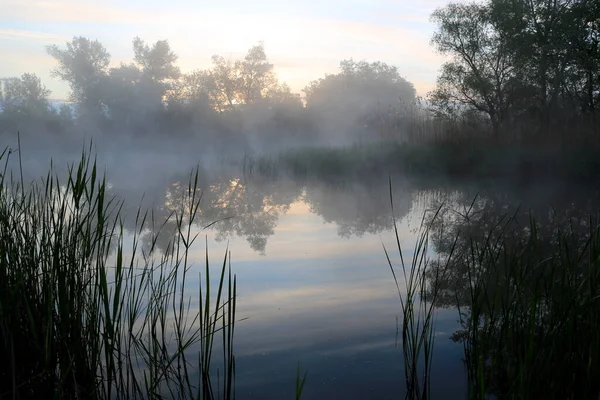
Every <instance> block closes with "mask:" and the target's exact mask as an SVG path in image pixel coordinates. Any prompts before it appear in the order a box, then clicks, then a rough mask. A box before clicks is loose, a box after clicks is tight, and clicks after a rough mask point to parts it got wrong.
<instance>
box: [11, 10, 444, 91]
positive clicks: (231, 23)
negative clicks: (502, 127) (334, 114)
mask: <svg viewBox="0 0 600 400" xmlns="http://www.w3.org/2000/svg"><path fill="white" fill-rule="evenodd" d="M380 3H382V4H380V7H382V8H383V9H387V8H389V9H390V13H389V14H388V15H387V16H386V17H384V16H382V15H379V14H381V12H380V11H377V12H370V13H366V14H365V17H364V19H363V20H358V19H357V17H356V16H354V15H352V13H349V14H348V15H346V14H345V12H344V8H343V7H342V8H338V10H340V11H339V17H338V18H333V17H330V15H331V14H332V11H331V10H333V9H331V7H332V6H328V7H329V11H328V12H323V11H322V10H321V14H320V15H317V16H315V15H309V14H308V13H302V12H299V13H298V14H294V13H291V12H286V13H285V14H281V11H279V13H277V14H276V11H268V12H236V11H231V10H232V9H235V8H234V7H231V9H230V10H223V9H215V8H214V7H213V8H210V9H206V10H202V9H199V8H198V6H195V5H190V9H189V10H188V11H187V12H184V11H183V10H178V9H174V8H170V9H169V8H166V9H164V10H161V9H159V8H158V5H159V4H160V3H154V7H152V5H153V3H150V4H149V6H144V7H142V6H139V8H134V7H133V6H131V5H128V6H122V5H111V4H105V3H95V2H75V1H70V0H69V1H52V2H51V1H23V2H17V1H13V0H8V1H2V0H0V4H2V8H3V10H6V11H5V12H4V15H3V16H2V17H0V21H2V20H7V21H12V22H13V23H14V21H17V22H18V23H21V24H22V25H30V24H31V23H32V22H35V23H36V24H37V25H36V26H40V27H44V32H39V31H35V32H34V31H29V30H19V29H3V30H2V31H0V41H7V40H14V39H15V38H18V39H19V40H25V39H26V40H30V41H37V42H39V43H40V45H42V44H48V43H57V42H63V43H64V41H66V37H65V36H64V34H65V33H66V32H69V33H71V35H70V36H74V35H80V34H83V35H86V36H91V37H95V38H99V39H100V40H101V41H102V42H103V43H104V44H105V46H106V47H107V49H108V50H109V52H110V53H111V54H112V55H113V58H115V59H118V60H119V61H121V60H127V59H128V58H131V57H132V56H133V51H132V50H131V39H132V38H133V37H134V36H136V35H139V36H140V37H142V38H143V39H144V40H147V41H155V40H158V39H164V38H167V39H169V41H170V43H171V45H172V47H173V49H174V50H175V52H176V53H177V54H178V55H179V64H180V66H181V68H182V70H183V71H190V70H193V69H196V68H206V67H208V66H209V65H210V57H211V56H212V55H213V54H221V55H223V56H225V57H229V58H233V59H235V58H240V57H242V56H243V55H244V54H245V52H246V51H247V49H248V48H249V47H250V46H252V45H254V44H256V43H257V42H259V41H263V42H264V43H265V47H266V50H267V54H268V56H269V58H270V59H271V61H272V62H273V63H274V64H275V65H276V68H277V71H278V72H279V73H280V74H281V78H282V80H284V81H286V82H288V83H289V84H290V86H291V87H292V89H293V90H295V91H300V90H301V89H302V88H303V87H304V86H305V85H306V84H307V83H308V82H309V81H311V80H314V79H318V78H320V77H322V76H323V75H324V74H325V73H334V72H336V71H337V68H338V65H339V61H341V60H342V59H346V58H351V57H352V58H354V59H366V60H368V61H376V60H381V61H384V62H387V63H389V64H393V65H396V66H398V67H399V69H400V72H401V74H402V75H404V76H405V77H406V78H407V79H409V80H411V81H412V82H413V83H415V86H416V88H417V91H418V92H419V93H423V92H424V91H426V90H424V89H427V88H429V87H430V86H431V84H432V83H433V81H434V80H435V75H436V72H437V69H438V68H439V65H440V64H441V63H442V61H443V58H442V57H441V56H440V55H438V54H436V53H435V52H434V51H433V49H432V48H431V47H430V46H429V36H430V31H431V29H432V28H431V26H430V25H429V22H427V20H426V17H427V16H428V11H427V10H428V9H429V8H433V7H435V6H437V5H438V4H437V3H438V2H436V1H431V2H429V3H431V5H429V3H428V5H427V6H424V7H412V8H411V7H410V6H408V7H407V5H406V4H403V5H402V7H403V9H400V8H398V7H394V6H393V3H391V2H388V1H383V2H381V1H380ZM388 3H389V4H388ZM352 7H355V11H357V10H358V9H356V7H359V5H358V4H353V5H352ZM361 7H363V6H361ZM259 8H260V7H256V9H259ZM359 8H360V7H359ZM363 8H364V7H363ZM402 10H404V11H405V12H402ZM378 13H379V14H378ZM323 15H328V17H323ZM109 26H110V28H108V27H109ZM69 29H72V31H70V30H69ZM70 36H69V37H70ZM124 38H125V39H124ZM420 82H429V84H425V85H422V84H421V83H420Z"/></svg>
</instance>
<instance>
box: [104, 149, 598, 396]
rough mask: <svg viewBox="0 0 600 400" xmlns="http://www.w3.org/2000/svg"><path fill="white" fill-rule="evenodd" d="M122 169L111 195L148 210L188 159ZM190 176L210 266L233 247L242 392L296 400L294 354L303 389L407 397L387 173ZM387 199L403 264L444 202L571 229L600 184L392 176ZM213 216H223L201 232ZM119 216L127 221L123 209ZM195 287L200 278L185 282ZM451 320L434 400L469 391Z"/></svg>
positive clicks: (164, 204) (442, 332)
mask: <svg viewBox="0 0 600 400" xmlns="http://www.w3.org/2000/svg"><path fill="white" fill-rule="evenodd" d="M162 160H163V162H164V163H165V164H166V163H167V162H168V163H173V161H174V160H168V161H165V160H164V159H162ZM119 170H120V171H126V172H127V173H126V174H123V173H116V172H114V171H115V170H114V169H110V168H109V169H108V171H107V175H108V178H109V182H110V188H111V191H112V192H113V194H115V195H116V196H117V197H119V198H125V199H127V203H126V208H125V214H126V215H129V216H132V215H134V210H135V209H136V208H137V206H138V205H139V203H138V200H139V199H141V198H142V194H144V201H143V205H144V207H149V208H151V209H152V210H153V213H154V215H155V217H156V219H157V220H160V218H161V217H165V216H166V215H168V213H169V212H170V211H172V210H173V208H174V207H175V205H176V204H177V203H178V201H180V199H181V191H182V190H183V189H184V188H185V187H186V186H187V182H188V177H189V176H188V172H187V171H189V169H187V168H186V165H182V166H179V168H177V169H173V171H168V172H165V171H166V168H162V169H161V165H160V160H158V161H157V165H154V166H153V169H152V170H149V169H148V168H147V167H144V166H142V167H140V166H139V165H136V164H135V163H134V162H133V161H131V162H129V164H127V163H125V164H124V165H123V164H121V165H120V166H119ZM157 171H160V173H157ZM198 186H199V188H201V193H202V211H201V215H200V218H199V224H198V226H197V228H198V231H200V232H201V233H202V234H203V235H206V237H207V239H208V248H209V252H210V259H211V263H212V264H213V265H214V266H215V268H218V264H219V263H220V262H222V257H223V254H224V252H225V250H226V249H227V248H229V249H230V250H231V257H232V269H233V271H234V272H235V273H236V274H237V279H238V294H239V297H238V310H237V316H238V318H245V320H244V321H241V322H239V323H238V324H237V326H236V336H235V353H236V358H237V375H236V391H237V395H238V398H240V399H283V398H293V396H294V383H295V377H296V369H297V365H298V362H299V363H300V365H301V368H302V371H308V378H307V383H306V386H305V391H304V397H303V398H305V399H313V398H314V399H328V398H344V399H364V398H377V399H392V398H394V399H396V398H399V397H402V396H403V395H404V373H403V361H402V350H401V343H399V338H398V337H397V328H398V323H399V324H401V323H402V320H401V315H400V312H401V308H400V302H399V299H398V294H397V292H396V287H395V284H394V281H393V279H392V276H391V273H390V270H389V267H388V265H387V261H386V258H385V254H384V251H383V245H385V246H386V247H387V248H388V249H391V250H392V251H391V253H392V255H393V262H394V264H395V266H396V268H397V271H400V261H399V257H398V252H397V250H396V248H395V240H394V236H393V223H392V211H391V207H390V198H389V186H388V177H387V176H381V177H372V178H371V179H369V180H364V179H363V180H362V181H357V180H355V179H351V178H348V179H344V180H343V181H325V180H322V181H311V182H294V181H293V180H288V179H280V180H264V179H256V178H253V179H249V178H248V177H243V176H240V174H239V173H237V172H236V171H235V169H230V170H229V171H220V172H215V171H214V170H211V171H210V172H209V171H208V170H205V169H200V171H199V178H198ZM592 189H593V188H592ZM393 198H394V209H395V213H394V214H395V216H396V218H397V221H398V229H399V235H400V239H401V245H402V248H403V251H404V257H405V259H406V260H407V262H408V263H410V259H411V256H412V250H413V248H414V246H415V242H416V240H417V238H418V228H419V226H420V223H421V218H422V217H423V215H424V214H427V215H431V213H432V212H433V211H434V210H435V209H436V208H437V207H438V206H439V205H440V204H442V203H443V202H445V205H446V206H445V207H446V208H445V210H455V211H458V212H461V211H463V212H464V211H465V210H467V209H468V208H469V207H470V206H471V204H472V202H473V199H474V198H476V199H477V201H476V202H475V204H474V207H473V210H472V212H478V213H483V214H486V215H488V214H489V215H496V216H497V215H501V214H502V213H506V212H511V211H512V210H515V209H516V208H517V207H521V209H523V210H527V211H532V213H534V215H536V216H537V217H538V218H539V220H540V222H541V223H542V225H543V226H550V225H551V224H550V222H551V221H556V220H559V221H568V220H571V221H576V222H577V223H576V226H579V225H581V224H583V222H582V221H585V219H586V218H587V215H588V214H590V213H596V212H597V209H596V208H595V207H596V204H600V203H598V201H597V200H598V199H599V198H600V196H598V191H597V190H596V189H593V190H583V189H582V188H577V187H576V186H573V185H570V184H557V183H548V182H508V183H507V182H504V183H498V182H469V183H464V182H463V183H456V182H454V183H449V182H414V181H409V180H408V179H405V178H401V177H396V178H394V179H393ZM553 207H554V211H553ZM452 215H454V214H453V213H452V212H448V213H446V214H445V216H446V218H447V220H448V222H449V223H450V224H452V223H453V221H454V223H457V222H456V219H455V218H454V219H453V218H452ZM480 215H482V214H480ZM213 221H220V222H218V223H217V224H215V225H213V226H212V227H210V228H209V229H205V230H202V229H201V227H202V226H205V225H208V224H209V223H211V222H213ZM125 222H126V224H128V225H129V226H130V227H131V226H132V225H133V220H132V219H129V220H126V221H125ZM582 226H583V225H582ZM461 228H462V227H461ZM467 228H468V229H474V228H477V224H475V226H473V225H472V226H469V227H467ZM434 233H435V232H434ZM437 233H439V232H437ZM168 239H169V238H168V237H164V238H163V239H162V240H160V241H159V244H163V245H164V244H165V243H166V242H167V241H168ZM446 239H447V238H446ZM446 242H447V240H446V241H444V238H443V237H442V235H438V240H432V242H431V243H430V248H429V255H430V256H431V257H432V258H436V257H437V255H436V254H437V253H436V252H438V251H439V252H441V253H443V250H444V243H446ZM204 257H205V247H204V244H203V241H201V240H199V241H198V244H197V245H196V246H195V247H194V249H193V252H192V262H194V264H195V267H194V268H197V269H196V270H192V271H191V272H190V274H191V275H190V276H192V277H197V276H198V272H199V271H200V269H201V268H203V266H204ZM196 282H197V278H196ZM401 283H402V282H401ZM190 285H191V287H196V288H197V283H196V284H195V283H194V282H193V281H192V282H191V283H190ZM190 295H193V293H192V292H191V293H190ZM459 327H460V325H459V323H458V315H457V313H456V311H455V310H454V309H452V308H447V309H439V310H438V313H437V320H436V347H435V353H434V362H433V370H432V391H433V393H432V394H433V396H434V398H443V399H453V398H464V397H465V394H466V374H465V371H464V368H463V365H462V361H461V357H462V351H463V350H462V345H461V344H456V343H454V342H452V341H451V340H450V336H451V334H452V333H453V332H455V331H456V330H457V329H458V328H459Z"/></svg>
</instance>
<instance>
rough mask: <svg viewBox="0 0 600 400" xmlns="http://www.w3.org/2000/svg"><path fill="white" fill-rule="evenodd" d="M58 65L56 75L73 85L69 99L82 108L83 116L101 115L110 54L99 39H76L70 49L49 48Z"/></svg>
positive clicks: (67, 47)
mask: <svg viewBox="0 0 600 400" xmlns="http://www.w3.org/2000/svg"><path fill="white" fill-rule="evenodd" d="M46 50H47V51H48V54H50V55H51V56H52V57H54V59H55V60H56V61H57V62H58V67H57V68H56V69H55V70H54V71H53V75H54V76H57V77H59V78H61V79H62V80H64V81H67V82H69V85H70V86H71V94H70V96H69V99H70V100H71V101H73V102H74V103H76V104H77V105H78V107H79V113H80V114H81V113H84V114H87V113H91V114H96V115H99V114H100V113H101V112H102V96H101V92H102V91H101V85H102V84H103V83H104V82H105V80H104V79H105V77H106V75H107V69H108V64H109V62H110V54H109V53H108V52H107V51H106V49H105V48H104V46H103V45H102V44H101V43H100V42H99V41H97V40H90V39H87V38H84V37H81V36H79V37H74V38H73V39H72V40H71V41H70V42H67V44H66V49H61V48H59V47H58V46H57V45H51V46H48V47H47V48H46Z"/></svg>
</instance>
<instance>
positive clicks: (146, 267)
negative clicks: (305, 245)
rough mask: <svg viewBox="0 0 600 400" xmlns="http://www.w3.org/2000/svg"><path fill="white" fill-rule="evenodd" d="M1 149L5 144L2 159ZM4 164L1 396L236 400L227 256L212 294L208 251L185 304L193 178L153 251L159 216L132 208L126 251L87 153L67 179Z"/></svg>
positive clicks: (232, 287) (116, 210) (114, 207)
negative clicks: (17, 173)
mask: <svg viewBox="0 0 600 400" xmlns="http://www.w3.org/2000/svg"><path fill="white" fill-rule="evenodd" d="M10 156H11V151H10V150H5V151H4V152H3V153H2V154H1V156H0V160H2V161H4V162H5V165H6V164H7V163H8V160H7V158H8V157H10ZM9 172H10V171H8V170H7V168H6V167H5V169H4V172H3V173H2V175H1V176H0V221H2V223H1V224H0V287H2V290H1V291H0V353H1V354H3V355H4V362H3V363H2V364H1V366H0V387H1V388H2V392H1V393H0V397H5V396H7V397H10V398H15V399H27V398H40V397H47V396H48V394H49V393H54V398H106V399H109V398H148V397H152V398H161V397H164V396H169V397H174V398H204V399H211V398H216V396H217V393H220V395H221V396H223V398H227V399H228V398H233V397H234V392H233V390H234V389H233V382H234V380H235V359H234V355H233V334H234V327H235V307H236V278H235V275H233V276H232V274H231V268H230V266H229V265H228V254H225V257H224V259H223V264H222V266H221V269H220V274H219V279H218V281H217V282H218V284H217V287H216V289H217V290H216V293H215V291H214V288H212V287H211V268H210V267H209V262H208V252H207V253H206V266H205V271H204V274H203V275H204V276H203V277H202V276H201V277H200V281H199V291H198V293H197V297H196V300H195V301H194V303H192V302H191V293H190V290H191V288H190V286H189V283H188V279H189V277H188V275H189V270H190V267H191V264H190V262H189V260H188V254H189V251H190V248H191V246H192V245H193V244H194V242H195V239H196V237H197V234H196V235H194V234H193V231H192V229H191V227H192V224H193V223H194V220H195V218H196V216H197V212H198V207H199V202H200V194H199V192H198V190H197V186H196V185H197V179H198V175H197V174H196V175H191V176H190V181H189V184H190V185H189V189H188V190H187V196H185V197H184V198H183V201H182V202H181V203H179V204H178V207H177V209H176V210H175V211H173V212H172V214H170V215H169V218H168V219H169V220H170V221H173V222H174V226H175V233H176V234H175V235H172V236H171V237H172V240H171V241H170V242H169V244H168V245H167V246H166V249H165V250H164V252H163V253H159V252H158V251H155V244H156V237H157V235H153V238H152V240H151V241H150V243H149V245H148V246H146V247H145V248H140V241H139V238H140V236H141V235H142V233H143V231H144V229H145V228H144V227H145V226H147V225H148V224H150V225H154V224H155V223H157V222H158V221H155V220H154V219H153V216H152V215H148V214H147V213H143V212H142V211H141V210H138V212H137V214H136V216H135V220H136V227H137V229H136V230H134V231H133V232H132V233H131V234H132V237H131V240H132V244H131V248H130V249H127V248H126V243H127V242H126V241H125V236H126V232H124V227H123V224H122V220H121V215H120V212H121V207H122V203H118V202H116V201H115V200H114V199H111V198H109V196H108V194H107V189H106V182H105V180H104V179H101V178H100V177H99V176H98V174H97V169H96V164H95V163H94V162H92V161H91V159H90V158H89V157H88V156H87V155H86V154H85V153H84V155H83V157H82V158H81V161H80V162H79V164H78V165H74V166H73V167H72V168H71V169H70V173H69V177H68V180H67V181H66V182H59V180H58V177H55V176H54V171H50V172H49V173H48V175H47V177H46V179H45V180H44V181H43V182H42V183H41V184H40V183H33V184H32V185H31V186H25V181H24V180H23V178H22V175H21V179H19V178H16V179H14V177H13V174H12V173H9ZM163 226H164V225H163ZM202 281H203V282H202ZM214 282H215V281H214V280H213V281H212V284H213V285H214ZM211 289H212V290H211ZM192 304H195V306H194V308H192ZM196 307H197V309H198V311H197V312H196V311H194V309H195V308H196ZM219 335H220V336H222V340H223V348H222V357H223V360H222V364H221V365H220V367H219V366H216V365H215V364H214V362H213V347H214V341H215V339H216V338H217V337H218V336H219ZM196 349H199V350H198V356H197V357H196V356H194V355H193V354H191V353H192V352H195V351H196ZM195 359H197V360H198V361H197V364H196V365H195V366H193V365H194V362H193V361H192V360H195ZM215 368H218V369H219V371H220V377H221V378H220V381H219V382H217V383H215V381H214V378H213V377H212V376H213V375H214V370H215ZM196 375H197V379H194V378H193V377H194V376H196Z"/></svg>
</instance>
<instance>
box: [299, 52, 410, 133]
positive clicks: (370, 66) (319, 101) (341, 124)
mask: <svg viewBox="0 0 600 400" xmlns="http://www.w3.org/2000/svg"><path fill="white" fill-rule="evenodd" d="M304 93H305V94H306V97H305V101H306V107H307V108H308V109H309V110H310V111H311V113H313V115H315V116H316V117H317V118H318V119H319V120H320V121H322V123H323V128H324V129H326V130H330V135H336V134H339V135H347V134H350V133H356V134H363V133H367V132H366V131H365V129H366V130H373V129H376V128H375V126H371V124H370V123H369V121H370V119H371V116H372V115H373V113H374V112H378V110H380V109H385V110H391V111H390V112H391V113H392V114H393V117H394V118H397V117H402V115H401V114H402V113H403V110H406V106H407V105H412V104H413V102H414V101H415V99H416V98H415V96H416V92H415V88H414V87H413V85H412V83H410V82H408V81H407V80H406V79H404V78H403V77H402V76H401V75H400V72H399V71H398V69H397V68H396V67H394V66H390V65H387V64H386V63H382V62H373V63H369V62H366V61H359V62H356V61H354V60H352V59H350V60H344V61H342V62H341V63H340V72H339V73H337V74H330V75H326V76H325V77H324V78H321V79H318V80H315V81H312V82H311V83H309V84H308V85H307V86H306V87H305V88H304ZM369 133H372V132H369ZM331 137H332V138H333V136H331Z"/></svg>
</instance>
